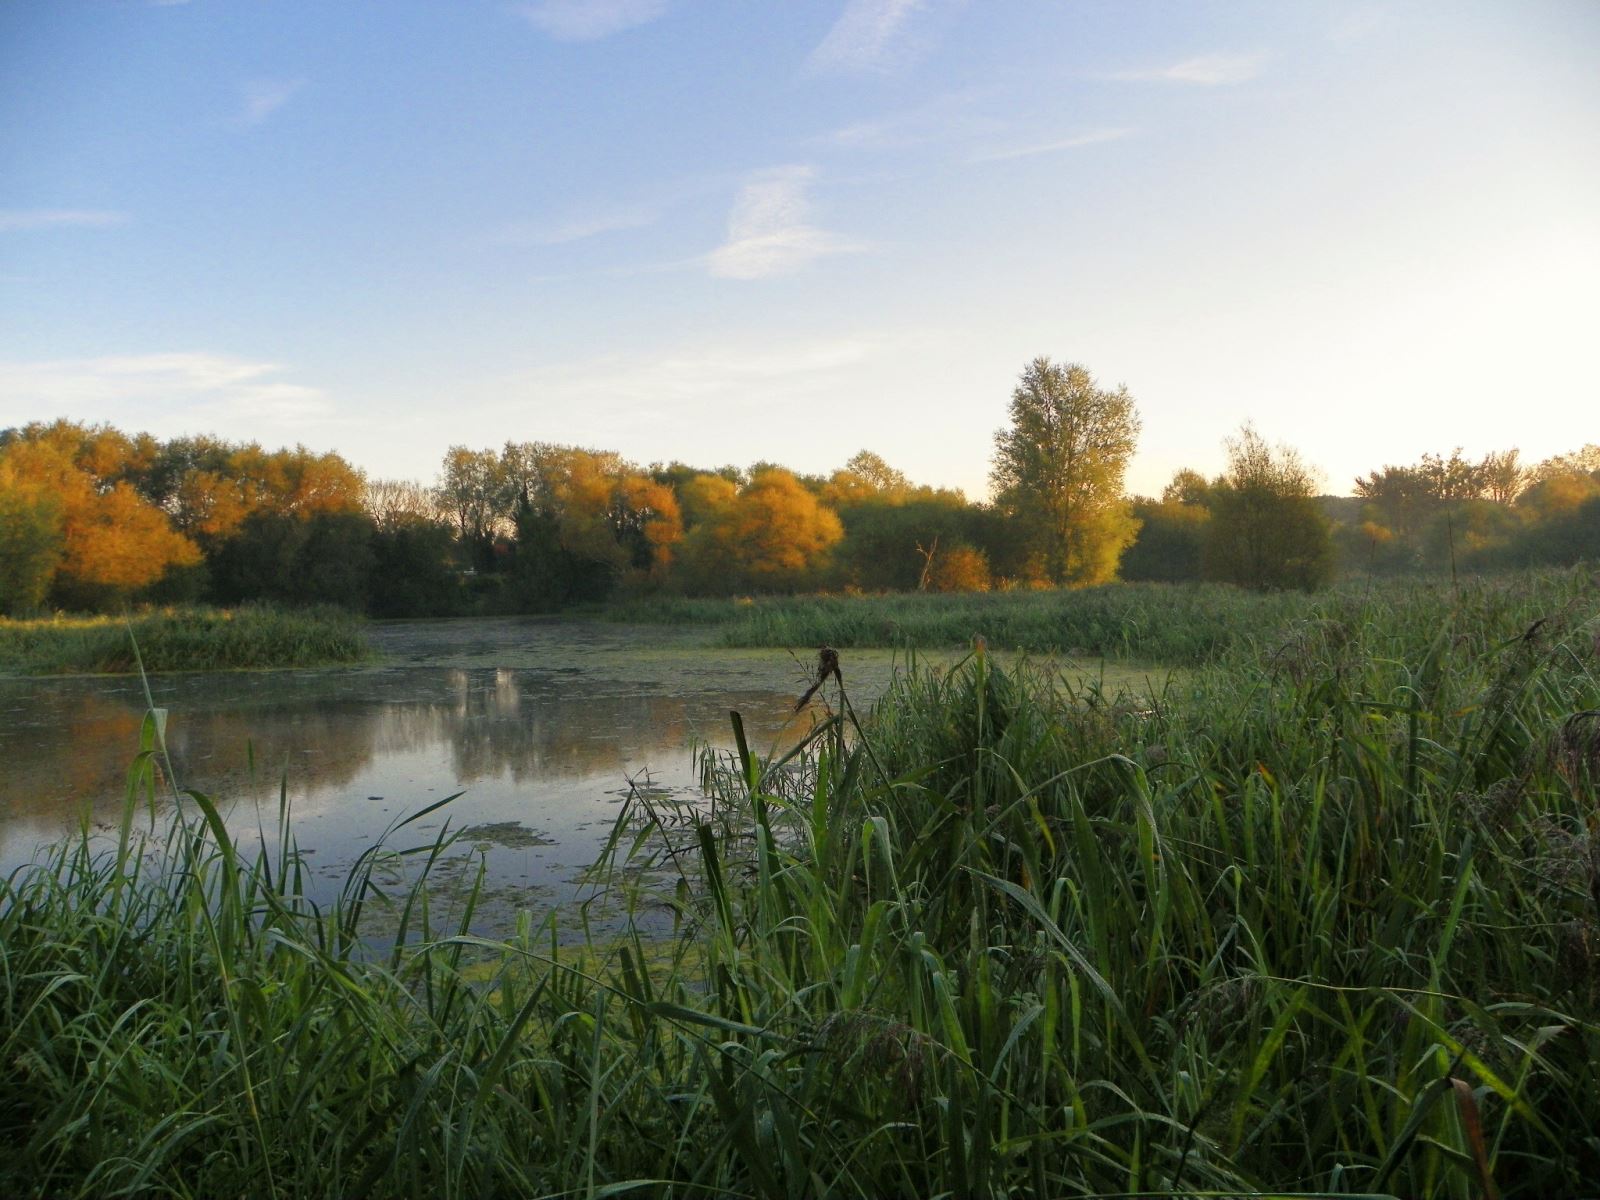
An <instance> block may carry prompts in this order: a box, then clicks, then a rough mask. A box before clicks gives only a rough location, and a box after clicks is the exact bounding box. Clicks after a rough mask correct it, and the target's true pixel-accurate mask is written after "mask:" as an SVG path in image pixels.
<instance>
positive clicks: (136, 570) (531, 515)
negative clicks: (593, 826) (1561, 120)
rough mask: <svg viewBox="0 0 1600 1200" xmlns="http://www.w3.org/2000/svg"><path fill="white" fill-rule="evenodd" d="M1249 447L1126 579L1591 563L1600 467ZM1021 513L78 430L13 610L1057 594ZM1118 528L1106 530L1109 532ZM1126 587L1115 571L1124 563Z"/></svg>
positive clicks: (1187, 499)
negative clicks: (1358, 465) (429, 471)
mask: <svg viewBox="0 0 1600 1200" xmlns="http://www.w3.org/2000/svg"><path fill="white" fill-rule="evenodd" d="M1310 480H1311V476H1310V475H1309V473H1308V472H1307V471H1306V469H1305V468H1304V466H1303V465H1302V464H1301V463H1300V462H1299V460H1298V458H1297V457H1296V456H1294V455H1293V453H1292V452H1288V451H1284V450H1272V449H1270V448H1268V447H1267V446H1266V444H1265V443H1264V442H1263V441H1262V440H1261V439H1260V438H1259V437H1258V436H1257V435H1256V434H1254V433H1253V431H1250V430H1248V429H1247V430H1246V431H1245V432H1244V434H1243V435H1242V436H1241V438H1239V439H1238V440H1236V441H1234V442H1231V443H1230V453H1229V467H1228V470H1227V471H1226V472H1224V473H1223V474H1222V475H1221V476H1218V477H1217V478H1214V479H1207V478H1206V477H1204V476H1202V475H1200V474H1198V473H1197V472H1193V471H1182V472H1179V473H1178V475H1177V476H1176V477H1175V478H1174V480H1173V482H1172V483H1171V484H1170V485H1169V486H1168V487H1167V488H1166V490H1165V491H1164V492H1163V494H1162V496H1161V497H1160V498H1159V499H1155V498H1142V497H1135V498H1133V499H1132V500H1131V501H1129V500H1127V499H1124V498H1122V497H1121V496H1119V495H1116V494H1113V495H1112V496H1111V498H1110V501H1108V502H1106V503H1101V505H1100V510H1099V511H1100V512H1102V513H1103V512H1105V511H1110V510H1108V508H1107V503H1112V504H1114V507H1115V513H1116V514H1120V513H1126V514H1128V518H1127V519H1124V518H1123V517H1122V516H1121V515H1116V521H1115V522H1114V524H1115V525H1116V529H1117V530H1118V533H1117V539H1116V541H1117V546H1116V550H1117V551H1120V575H1121V577H1122V578H1125V579H1137V580H1172V581H1179V580H1188V579H1201V578H1212V579H1222V580H1230V581H1233V582H1237V583H1242V584H1247V585H1252V586H1257V587H1314V586H1317V585H1318V584H1320V583H1322V582H1324V581H1326V579H1327V578H1328V577H1329V576H1330V575H1331V574H1333V573H1334V572H1335V571H1336V570H1341V569H1342V570H1344V571H1370V572H1378V573H1399V572H1406V571H1417V570H1423V571H1443V570H1449V569H1451V568H1452V567H1455V568H1457V569H1462V570H1483V569H1490V568H1499V567H1517V566H1526V565H1534V564H1539V563H1556V564H1562V563H1571V562H1575V561H1578V560H1580V559H1585V558H1597V559H1600V447H1596V446H1588V447H1585V448H1584V449H1583V450H1581V451H1578V452H1576V453H1574V454H1570V455H1565V456H1561V457H1558V458H1554V459H1549V460H1547V461H1545V462H1543V463H1540V464H1537V465H1536V466H1534V467H1532V468H1524V467H1522V466H1521V465H1520V464H1519V463H1518V460H1517V455H1516V452H1515V451H1511V452H1508V453H1507V454H1502V455H1491V456H1489V457H1488V458H1487V459H1485V460H1484V461H1483V462H1481V463H1468V462H1466V461H1465V460H1463V459H1462V458H1461V455H1460V453H1459V451H1458V452H1457V453H1455V454H1453V455H1451V456H1450V457H1449V458H1448V459H1444V458H1439V457H1433V456H1429V457H1425V458H1424V459H1423V461H1422V462H1421V463H1420V464H1418V465H1416V466H1411V467H1394V466H1387V467H1384V468H1383V469H1382V470H1381V471H1377V472H1374V473H1373V474H1372V475H1370V476H1367V477H1365V478H1364V479H1362V480H1358V481H1357V486H1356V493H1357V494H1356V495H1355V496H1354V497H1351V498H1333V497H1317V496H1315V494H1314V491H1313V489H1312V487H1311V482H1310ZM1028 498H1029V497H1028V493H1027V491H1026V489H1020V490H1019V489H1016V488H1012V489H1010V490H1009V491H1007V490H1002V491H1001V492H1000V493H999V499H998V500H997V502H996V503H994V504H981V503H974V502H972V501H970V500H968V499H967V498H966V497H965V496H964V495H963V494H962V493H961V492H959V491H954V490H949V489H942V488H931V487H924V486H919V485H916V484H913V483H912V482H911V481H910V480H909V479H907V478H906V476H905V475H904V474H902V473H901V472H900V471H897V470H895V469H894V468H893V467H891V466H890V465H889V464H888V463H887V462H885V461H884V460H883V459H882V458H881V457H879V456H878V455H876V454H873V453H871V452H868V451H862V452H861V453H859V454H857V455H856V456H855V457H853V458H851V459H850V460H849V461H848V462H847V463H845V464H844V465H843V466H842V467H840V468H839V469H838V470H836V471H833V472H832V473H831V474H828V475H804V474H796V473H794V472H791V471H788V470H786V469H784V468H783V467H780V466H778V465H776V464H773V463H757V464H756V465H754V466H752V467H750V468H748V469H740V468H735V467H721V468H715V469H705V468H698V467H694V466H690V465H686V464H683V463H677V462H674V463H669V464H664V465H663V464H654V465H651V466H647V467H645V466H639V465H636V464H633V463H630V462H628V461H626V460H624V459H623V458H622V457H621V456H619V455H617V454H614V453H610V452H605V451H593V450H586V449H580V448H577V447H572V446H560V445H553V444H549V443H543V442H508V443H506V444H505V446H503V447H502V448H501V449H499V450H493V449H483V450H472V449H469V448H467V447H463V446H456V447H452V448H451V449H450V450H449V452H448V453H447V454H446V455H445V458H444V461H443V464H442V467H441V472H440V476H439V478H438V480H437V482H436V483H435V484H434V485H432V486H424V485H422V484H419V483H411V482H401V481H390V480H368V479H366V478H364V477H363V475H362V473H361V472H360V471H359V470H357V469H356V468H355V467H353V466H352V465H351V464H350V463H348V462H346V461H345V460H344V459H343V458H341V457H340V456H339V455H337V454H331V453H329V454H317V453H313V452H312V451H309V450H307V449H305V448H304V447H296V448H294V449H279V450H272V451H268V450H264V449H262V448H261V447H260V446H259V445H256V444H254V443H231V442H225V441H222V440H220V439H217V438H212V437H183V438H175V439H171V440H168V441H161V440H158V439H156V438H153V437H151V436H150V435H148V434H136V435H128V434H124V433H122V432H120V431H118V430H116V429H113V428H110V427H107V426H86V425H82V424H78V423H74V422H70V421H57V422H55V423H53V424H37V423H36V424H32V425H28V426H26V427H23V428H17V429H9V430H5V431H0V611H3V612H5V613H8V614H11V615H23V614H28V613H33V612H39V611H44V610H49V609H56V610H61V609H66V610H76V611H93V610H101V611H104V610H109V609H115V608H118V607H121V606H122V605H125V604H129V603H143V602H156V603H182V602H210V603H216V604H224V605H230V604H237V603H240V602H244V601H252V600H265V601H276V602H284V603H294V604H307V603H331V604H337V605H341V606H343V607H346V608H349V609H353V610H357V611H363V612H367V613H370V614H372V615H375V616H434V615H456V614H464V613H516V612H548V611H556V610H560V609H563V608H568V607H571V606H574V605H582V604H591V603H598V602H602V601H606V600H609V599H613V598H616V597H619V596H645V595H652V594H669V595H700V596H726V595H730V594H739V593H752V592H759V593H783V592H795V591H819V590H833V591H847V590H854V589H859V590H863V591H982V590H987V589H990V588H1007V587H1030V586H1047V585H1049V584H1052V583H1061V582H1064V581H1079V582H1094V581H1098V579H1100V578H1104V577H1105V576H1104V573H1103V566H1104V564H1100V565H1097V566H1096V568H1095V569H1096V570H1097V571H1100V572H1101V574H1100V575H1098V576H1096V577H1088V576H1085V577H1084V578H1082V579H1077V578H1076V577H1073V576H1063V575H1062V574H1061V572H1062V571H1064V570H1067V569H1069V567H1070V564H1068V566H1066V567H1063V566H1061V565H1060V564H1062V563H1064V562H1066V558H1065V556H1063V555H1061V554H1059V553H1057V552H1056V547H1057V545H1058V543H1052V542H1051V541H1050V538H1051V537H1052V531H1051V529H1050V528H1049V525H1048V522H1045V521H1042V520H1041V519H1036V518H1035V519H1030V514H1029V512H1028V511H1027V509H1026V501H1027V500H1028ZM1095 520H1097V521H1099V522H1100V523H1101V524H1106V523H1107V520H1108V518H1106V517H1104V516H1103V515H1101V516H1096V517H1095ZM1110 565H1111V568H1112V569H1113V570H1116V569H1117V567H1118V564H1117V558H1116V553H1113V554H1112V556H1111V563H1110Z"/></svg>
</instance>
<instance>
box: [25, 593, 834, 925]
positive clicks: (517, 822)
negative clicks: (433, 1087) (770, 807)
mask: <svg viewBox="0 0 1600 1200" xmlns="http://www.w3.org/2000/svg"><path fill="white" fill-rule="evenodd" d="M420 628H421V629H422V630H423V631H424V633H425V634H426V638H417V639H412V640H410V641H405V642H401V643H399V646H400V649H401V651H402V653H396V652H395V649H394V647H393V646H391V647H390V648H389V649H390V659H391V661H393V660H395V659H402V660H403V659H404V658H406V657H407V655H406V654H405V653H403V651H405V650H416V647H417V642H425V643H426V644H425V645H423V647H422V649H421V650H420V651H417V652H415V653H413V654H412V655H410V658H411V661H412V662H418V661H424V662H425V661H427V660H430V659H432V660H435V661H437V660H438V659H439V658H446V659H449V658H451V657H452V656H451V654H450V653H449V644H448V635H449V634H451V633H453V632H455V631H456V630H460V631H463V632H466V631H471V633H472V635H473V639H474V640H473V642H472V644H471V646H470V650H469V652H468V653H466V654H463V655H460V656H456V657H458V658H460V659H462V660H464V661H465V663H466V664H467V665H407V666H395V667H380V668H368V669H358V670H339V671H282V672H256V673H238V674H215V675H183V676H166V677H159V678H157V679H154V680H152V683H151V687H152V692H153V694H154V697H155V701H156V703H157V704H158V705H161V706H165V707H167V708H168V709H169V711H170V714H171V715H170V719H169V725H168V730H167V740H168V746H169V749H170V751H171V755H172V760H173V764H174V769H175V773H176V774H177V777H178V781H179V783H180V784H181V785H182V786H183V787H186V788H194V789H196V790H199V791H202V792H205V793H207V794H209V795H212V796H214V797H216V798H217V799H218V801H219V803H220V806H221V807H222V808H223V810H224V812H225V813H226V814H227V817H228V821H229V824H230V827H231V828H232V829H233V830H234V831H235V832H236V833H237V834H239V835H241V837H242V839H243V844H244V845H247V846H250V845H254V844H255V841H256V838H255V833H256V830H257V829H258V828H260V827H264V828H265V829H266V831H267V834H268V840H269V842H270V841H271V840H272V838H273V830H274V829H275V826H276V822H277V807H278V796H279V789H280V784H281V783H282V782H283V781H284V780H287V787H288V796H289V800H290V803H291V805H292V809H293V814H294V815H293V830H294V833H295V836H296V839H297V840H298V842H299V844H300V847H301V849H302V851H304V852H305V853H306V855H307V862H308V864H309V865H310V867H311V869H312V873H313V876H314V877H315V878H316V879H317V880H318V881H319V882H318V884H317V886H316V888H315V892H316V894H317V895H318V898H319V899H320V898H327V897H331V895H332V893H333V891H334V890H336V888H337V885H338V883H339V882H341V881H342V880H343V878H344V875H345V872H346V870H347V868H348V866H349V864H350V863H351V862H352V861H353V860H354V859H355V857H356V856H357V855H358V854H360V852H361V851H362V850H363V849H365V848H366V847H368V846H370V845H371V844H372V842H373V840H374V839H375V838H377V837H378V836H379V835H380V834H381V833H382V831H383V830H384V829H385V827H387V826H388V825H389V824H390V823H392V822H394V821H396V820H398V819H400V818H401V817H403V816H406V815H408V814H410V813H414V812H416V811H417V810H419V809H421V808H423V807H424V806H426V805H428V804H430V803H432V802H434V801H436V800H439V799H441V798H443V797H445V796H447V795H449V794H451V793H452V792H457V791H460V792H463V793H464V794H463V795H462V797H461V798H460V799H459V800H457V801H455V802H454V803H452V804H451V805H449V806H447V807H446V808H445V809H443V810H441V811H440V812H438V813H433V814H430V815H429V816H428V817H426V818H424V819H422V820H421V821H419V822H417V823H416V824H414V825H412V826H410V827H409V828H407V829H406V830H404V831H403V832H402V833H400V834H399V835H397V836H396V838H395V840H394V843H393V845H394V846H395V847H396V848H401V847H406V846H412V845H416V844H418V843H419V842H424V841H428V840H431V838H432V837H434V836H436V835H437V833H438V832H439V830H440V828H441V827H443V825H444V822H445V821H446V820H448V822H449V828H450V829H452V830H459V829H463V828H469V827H476V826H485V825H500V824H502V823H512V824H511V828H510V834H511V836H509V837H507V836H505V834H506V832H507V831H506V830H505V829H501V830H490V831H487V832H486V833H485V835H483V836H482V837H475V838H468V839H463V840H462V841H460V842H458V843H457V844H456V846H455V847H454V848H453V855H454V857H453V858H452V860H451V865H450V867H449V869H450V870H454V871H456V872H457V873H460V872H463V871H466V872H468V873H469V874H470V872H471V871H472V870H475V869H476V861H475V856H474V855H473V854H472V853H471V852H473V851H474V850H475V849H476V848H477V847H484V848H486V849H487V861H488V865H489V877H488V881H487V882H488V886H489V888H490V891H491V892H492V893H494V895H495V897H496V903H497V904H498V905H499V907H500V909H501V915H502V917H503V916H504V914H505V912H506V911H509V910H511V909H515V908H517V907H524V906H526V907H533V908H537V909H543V908H545V907H547V906H548V905H549V903H550V902H552V901H561V900H566V899H570V898H571V897H572V896H574V895H575V894H576V892H577V885H576V882H575V880H576V877H577V876H578V874H579V873H580V872H581V871H582V870H583V868H585V867H587V866H589V865H590V864H591V863H592V862H593V861H594V859H595V857H596V855H597V853H598V852H599V850H600V848H601V847H602V846H603V844H604V842H605V839H606V837H607V835H608V834H609V832H610V830H611V826H612V823H613V821H614V819H615V816H616V813H617V811H618V806H619V803H620V800H621V798H622V796H623V795H625V794H626V792H627V789H628V786H629V780H630V779H641V780H642V779H643V778H645V777H646V775H648V778H649V780H650V782H651V783H652V784H653V785H654V786H656V787H662V788H668V789H672V790H677V791H685V790H691V789H694V788H695V787H696V785H697V782H698V776H697V772H696V768H695V763H694V759H693V755H692V752H691V748H692V746H694V745H695V744H696V743H704V742H709V743H710V744H712V745H716V746H720V747H724V748H725V747H727V746H729V745H731V735H730V732H729V726H728V710H729V709H730V708H737V709H739V710H740V711H741V712H742V713H743V714H744V718H745V722H746V726H747V728H748V729H749V731H750V733H751V736H752V740H754V741H756V742H757V743H758V744H759V745H760V746H761V747H763V748H766V747H769V746H780V745H781V746H784V747H786V746H787V745H789V744H791V743H792V742H793V740H794V739H795V738H796V737H798V736H799V735H800V734H801V733H803V732H804V730H805V729H806V728H807V727H808V726H809V719H808V718H807V717H801V718H798V721H797V722H791V721H790V710H791V708H792V706H793V703H794V696H795V690H796V689H795V687H794V683H795V681H796V679H797V678H798V673H797V668H796V664H795V663H794V662H793V661H792V660H790V659H789V657H788V656H786V655H784V654H783V652H776V653H768V654H767V655H766V656H765V658H764V659H763V658H760V657H757V656H755V655H753V654H751V653H749V652H724V651H714V650H705V649H694V650H692V651H688V650H684V649H672V648H669V649H668V650H667V651H665V652H662V653H661V654H657V655H656V656H654V657H651V656H650V655H649V654H646V655H643V656H641V655H640V654H638V653H636V652H632V651H633V647H632V646H630V644H629V643H628V641H627V640H626V637H625V634H626V631H608V630H606V629H605V628H604V627H600V628H599V631H598V632H595V631H593V630H588V631H587V633H586V636H587V637H588V641H587V642H585V641H582V640H580V641H579V642H578V644H577V646H576V647H574V645H573V643H572V642H571V641H563V640H562V639H561V630H560V627H556V626H550V625H544V626H539V627H535V629H534V630H533V631H532V632H533V634H534V635H535V636H534V637H533V638H532V639H531V640H532V641H533V643H534V650H535V651H537V650H539V649H541V648H543V649H546V650H549V651H551V653H549V654H545V655H539V654H536V653H530V652H529V651H528V644H529V641H530V636H529V632H530V631H529V629H528V627H527V626H525V625H518V624H516V623H494V622H480V623H472V624H470V625H468V624H460V625H454V626H452V624H451V623H439V624H430V625H427V626H421V627H420ZM508 629H509V630H510V631H511V632H512V633H515V634H516V635H517V643H518V644H517V647H516V649H517V650H520V651H522V653H514V652H513V651H512V650H510V649H508V648H506V647H498V648H497V647H496V645H495V644H494V641H493V638H492V637H490V638H488V640H487V641H486V640H485V630H487V631H488V632H489V633H490V634H493V633H494V632H495V631H497V630H499V631H501V632H502V633H504V632H505V631H506V630H508ZM381 632H382V633H384V634H386V635H387V636H388V637H389V638H391V639H394V638H395V637H396V634H395V632H394V627H382V629H381ZM428 639H432V640H431V641H428ZM541 639H542V642H541ZM608 639H609V640H608ZM557 650H560V651H561V652H562V653H559V654H558V653H556V652H555V651H557ZM608 655H609V659H608V657H607V656H608ZM540 657H542V658H544V659H546V660H547V661H549V663H550V665H532V664H530V665H518V666H514V667H506V666H493V665H487V663H490V662H493V661H494V660H495V659H496V658H512V659H522V660H524V661H526V660H527V659H528V658H540ZM641 658H642V659H643V662H642V663H641ZM718 659H720V660H721V661H715V660H718ZM708 660H712V661H708ZM478 664H485V665H478ZM144 709H145V700H144V695H143V690H142V688H141V686H140V684H139V682H138V681H137V680H128V679H102V678H82V677H80V678H72V679H59V680H0V758H3V760H4V764H5V767H4V770H3V772H0V871H4V872H9V871H10V870H11V869H13V868H14V867H16V866H17V865H19V864H20V863H22V862H25V861H27V859H28V858H29V857H31V856H32V855H33V854H34V853H35V852H36V851H37V848H38V847H39V846H40V845H41V844H42V843H43V842H46V841H49V840H51V839H54V838H56V837H59V836H60V835H61V834H62V833H63V832H64V831H66V830H68V829H70V828H71V827H72V826H73V825H74V824H75V823H76V822H77V821H78V820H80V819H81V816H82V814H84V813H86V812H87V814H88V815H89V818H90V819H91V820H93V821H96V822H99V823H102V824H108V825H109V824H112V823H114V822H115V821H116V820H117V819H118V816H119V814H120V812H121V806H122V797H123V795H124V794H125V788H126V783H125V781H126V773H127V769H128V765H129V763H130V761H131V760H132V758H133V755H134V754H135V752H136V751H137V749H138V731H139V723H140V719H141V717H142V715H143V712H144ZM169 803H170V801H169ZM517 826H520V827H521V828H520V829H518V828H517ZM530 835H537V836H530ZM524 900H525V903H523V901H524Z"/></svg>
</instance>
